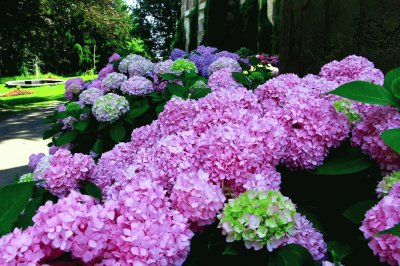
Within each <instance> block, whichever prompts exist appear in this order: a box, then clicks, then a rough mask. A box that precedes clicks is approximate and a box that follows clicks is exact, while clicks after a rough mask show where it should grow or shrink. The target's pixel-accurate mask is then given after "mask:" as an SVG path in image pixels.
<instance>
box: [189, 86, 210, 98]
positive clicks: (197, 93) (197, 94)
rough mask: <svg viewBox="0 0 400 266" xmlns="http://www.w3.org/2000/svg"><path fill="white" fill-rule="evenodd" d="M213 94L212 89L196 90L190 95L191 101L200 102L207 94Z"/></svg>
mask: <svg viewBox="0 0 400 266" xmlns="http://www.w3.org/2000/svg"><path fill="white" fill-rule="evenodd" d="M209 93H211V89H210V88H205V89H195V90H194V92H193V93H192V94H190V99H193V100H198V99H200V98H203V97H204V96H206V95H207V94H209Z"/></svg>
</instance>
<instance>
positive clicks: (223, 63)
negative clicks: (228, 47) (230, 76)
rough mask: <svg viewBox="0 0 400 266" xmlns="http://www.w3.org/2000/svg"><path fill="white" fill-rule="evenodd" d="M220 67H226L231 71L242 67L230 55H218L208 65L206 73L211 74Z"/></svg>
mask: <svg viewBox="0 0 400 266" xmlns="http://www.w3.org/2000/svg"><path fill="white" fill-rule="evenodd" d="M221 69H228V70H229V71H231V72H241V71H242V68H241V67H240V65H239V63H238V62H237V61H236V60H235V59H232V58H230V57H220V58H218V59H217V60H215V61H214V62H213V63H212V64H211V65H210V66H209V68H208V75H211V74H212V73H214V72H216V71H218V70H221Z"/></svg>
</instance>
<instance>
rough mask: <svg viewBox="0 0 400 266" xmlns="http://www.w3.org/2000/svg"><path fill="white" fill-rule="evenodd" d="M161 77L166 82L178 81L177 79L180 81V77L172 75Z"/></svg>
mask: <svg viewBox="0 0 400 266" xmlns="http://www.w3.org/2000/svg"><path fill="white" fill-rule="evenodd" d="M161 77H162V78H163V79H165V80H177V79H179V77H178V76H177V75H175V74H172V73H166V74H163V75H161Z"/></svg>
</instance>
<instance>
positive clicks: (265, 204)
mask: <svg viewBox="0 0 400 266" xmlns="http://www.w3.org/2000/svg"><path fill="white" fill-rule="evenodd" d="M295 214H296V208H295V205H294V204H293V203H292V201H291V200H290V199H289V198H287V197H284V196H283V195H282V194H281V193H280V192H278V191H273V190H270V191H254V190H249V191H247V192H245V193H243V194H242V195H240V196H239V197H238V198H236V199H231V200H229V202H228V203H227V204H225V207H224V209H223V211H222V213H221V214H220V215H219V216H218V218H219V219H220V222H219V225H218V227H220V228H222V233H223V234H224V235H227V238H226V241H227V242H233V241H240V240H243V241H244V243H245V245H246V247H247V248H248V249H250V248H254V249H255V250H259V249H261V248H262V247H264V246H267V248H268V250H270V251H271V250H272V249H274V248H275V247H277V245H278V244H279V240H280V239H282V238H283V237H284V236H286V235H288V234H290V233H291V232H292V231H293V230H294V227H295V223H294V217H295Z"/></svg>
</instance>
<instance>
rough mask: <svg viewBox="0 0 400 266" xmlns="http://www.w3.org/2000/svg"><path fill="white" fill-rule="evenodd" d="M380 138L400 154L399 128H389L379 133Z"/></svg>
mask: <svg viewBox="0 0 400 266" xmlns="http://www.w3.org/2000/svg"><path fill="white" fill-rule="evenodd" d="M381 138H382V140H383V142H385V144H386V145H388V146H389V147H390V148H391V149H392V150H394V151H395V152H397V153H398V154H400V128H395V129H389V130H386V131H384V132H383V133H382V134H381Z"/></svg>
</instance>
